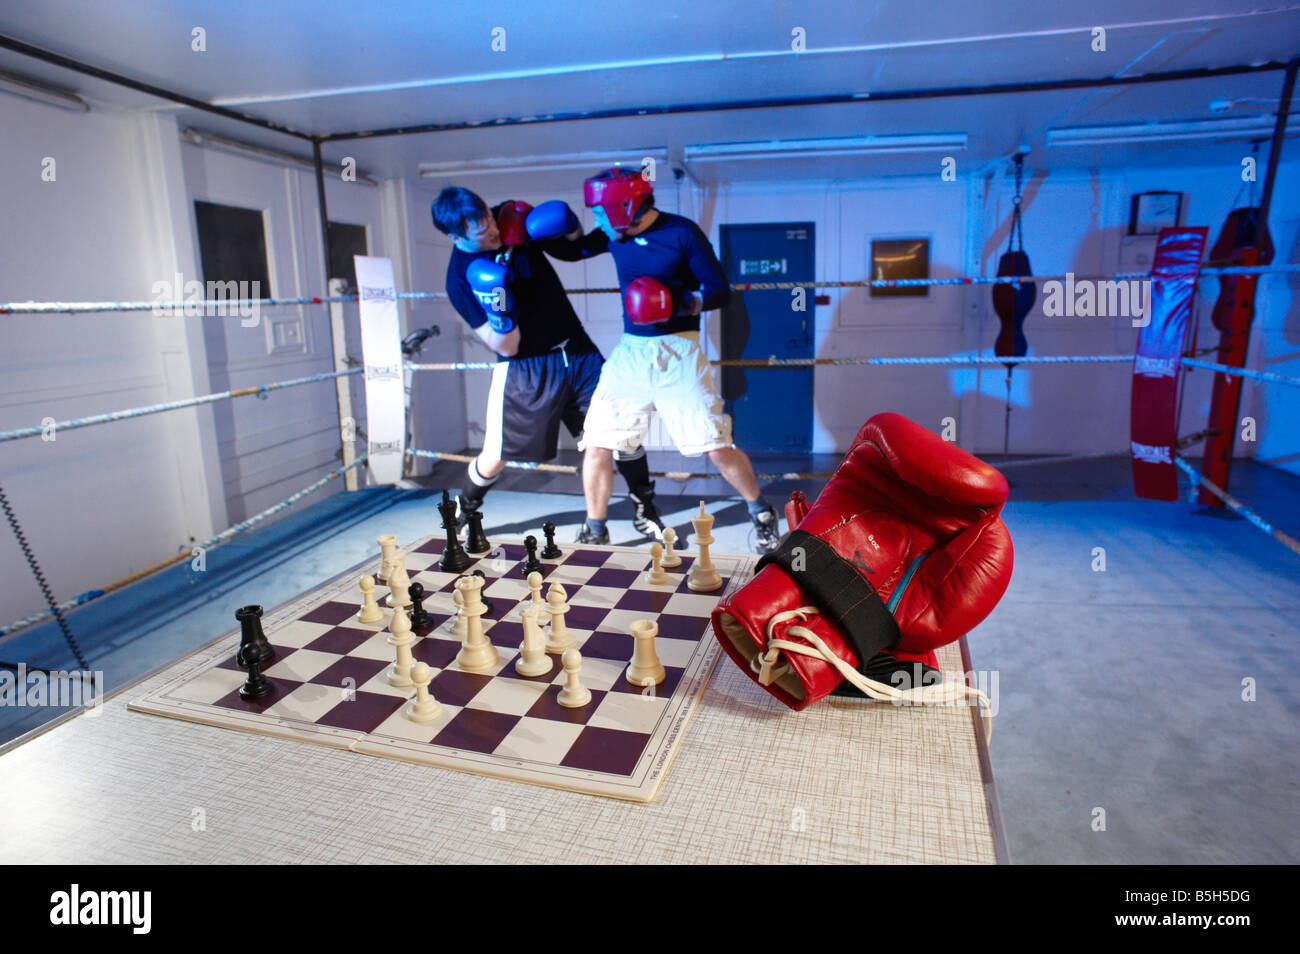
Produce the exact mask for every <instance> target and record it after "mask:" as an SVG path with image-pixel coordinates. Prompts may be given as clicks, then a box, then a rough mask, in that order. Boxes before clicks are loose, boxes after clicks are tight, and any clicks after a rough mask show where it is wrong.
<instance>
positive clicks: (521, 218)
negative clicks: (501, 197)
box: [496, 202, 533, 245]
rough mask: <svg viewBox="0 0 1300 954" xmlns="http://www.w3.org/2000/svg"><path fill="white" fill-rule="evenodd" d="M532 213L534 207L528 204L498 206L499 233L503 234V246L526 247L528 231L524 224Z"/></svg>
mask: <svg viewBox="0 0 1300 954" xmlns="http://www.w3.org/2000/svg"><path fill="white" fill-rule="evenodd" d="M531 211H533V207H532V206H531V205H529V204H528V203H527V202H502V203H501V204H500V205H499V206H497V208H496V216H497V231H498V232H500V233H501V244H502V245H524V244H526V243H527V242H528V230H527V228H525V226H524V222H525V220H526V219H527V218H528V213H529V212H531Z"/></svg>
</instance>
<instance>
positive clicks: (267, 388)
mask: <svg viewBox="0 0 1300 954" xmlns="http://www.w3.org/2000/svg"><path fill="white" fill-rule="evenodd" d="M363 370H364V369H363V368H349V369H348V370H346V371H326V372H322V373H321V374H313V375H310V376H308V377H305V378H293V379H291V380H289V381H274V382H272V383H271V384H259V385H255V386H253V387H248V388H236V389H235V390H233V391H221V392H220V393H217V394H204V395H202V396H201V397H196V398H186V399H185V400H183V401H167V402H165V403H163V404H149V405H146V406H145V407H133V408H128V409H127V410H124V411H109V412H108V413H107V414H96V415H94V416H92V417H74V418H71V419H69V420H66V421H60V422H58V423H56V424H51V425H50V427H51V428H52V429H53V430H54V432H55V433H58V432H59V431H71V430H76V429H77V428H79V427H90V426H91V425H92V424H108V423H110V422H112V421H127V420H130V419H132V418H136V417H144V416H146V415H148V414H160V413H162V412H163V411H176V410H179V409H181V408H185V407H198V406H199V405H202V404H213V403H215V402H217V401H224V400H227V399H231V398H239V397H248V396H249V395H252V394H256V395H257V396H258V397H261V396H262V395H264V394H269V393H270V392H272V391H279V390H282V389H284V388H296V387H298V386H300V385H303V384H314V383H315V382H317V381H329V380H332V379H334V378H341V377H344V376H346V375H349V374H360V373H361V372H362V371H363ZM45 430H46V428H45V427H43V426H41V425H36V426H34V427H20V428H18V429H17V430H14V431H0V444H3V443H4V442H5V441H16V440H20V439H22V438H24V437H35V436H36V435H38V434H42V433H44V432H45Z"/></svg>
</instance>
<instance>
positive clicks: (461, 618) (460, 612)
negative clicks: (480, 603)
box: [451, 586, 469, 639]
mask: <svg viewBox="0 0 1300 954" xmlns="http://www.w3.org/2000/svg"><path fill="white" fill-rule="evenodd" d="M451 601H452V602H453V603H455V604H456V619H455V621H454V622H452V624H451V634H452V635H453V636H459V637H460V638H461V639H464V638H465V636H466V635H467V633H468V632H469V630H467V629H466V628H465V597H464V595H463V594H462V593H461V592H460V587H459V586H458V587H456V588H455V589H454V590H452V592H451Z"/></svg>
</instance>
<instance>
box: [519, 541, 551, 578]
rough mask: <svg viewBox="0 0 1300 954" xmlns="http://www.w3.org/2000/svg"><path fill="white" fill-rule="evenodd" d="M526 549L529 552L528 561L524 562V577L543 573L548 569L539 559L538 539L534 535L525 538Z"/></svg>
mask: <svg viewBox="0 0 1300 954" xmlns="http://www.w3.org/2000/svg"><path fill="white" fill-rule="evenodd" d="M524 549H525V550H527V551H528V559H527V560H525V561H524V576H527V575H528V574H529V573H541V572H542V571H543V570H546V569H547V566H546V564H544V563H543V562H542V561H541V560H539V559H537V538H536V537H535V536H533V535H532V534H529V535H528V536H526V537H524Z"/></svg>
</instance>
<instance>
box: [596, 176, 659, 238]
mask: <svg viewBox="0 0 1300 954" xmlns="http://www.w3.org/2000/svg"><path fill="white" fill-rule="evenodd" d="M654 194H655V191H654V189H653V188H651V186H650V180H648V179H647V178H645V176H644V175H642V174H641V173H640V172H633V171H632V170H631V169H618V168H614V169H606V170H605V171H604V172H602V173H600V174H599V175H595V176H592V177H591V178H590V179H588V180H587V181H586V182H584V183H583V184H582V201H583V202H585V203H586V204H587V207H588V208H591V207H594V206H597V205H598V206H600V207H601V208H602V209H604V210H605V217H606V218H607V219H609V224H610V226H611V227H612V228H613V229H614V230H615V231H616V232H619V233H622V232H625V231H627V230H628V229H629V228H631V227H632V225H633V224H634V223H635V222H636V220H637V216H638V215H640V214H641V210H642V208H643V206H644V205H645V201H646V200H647V199H649V198H650V197H651V196H653V195H654Z"/></svg>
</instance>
